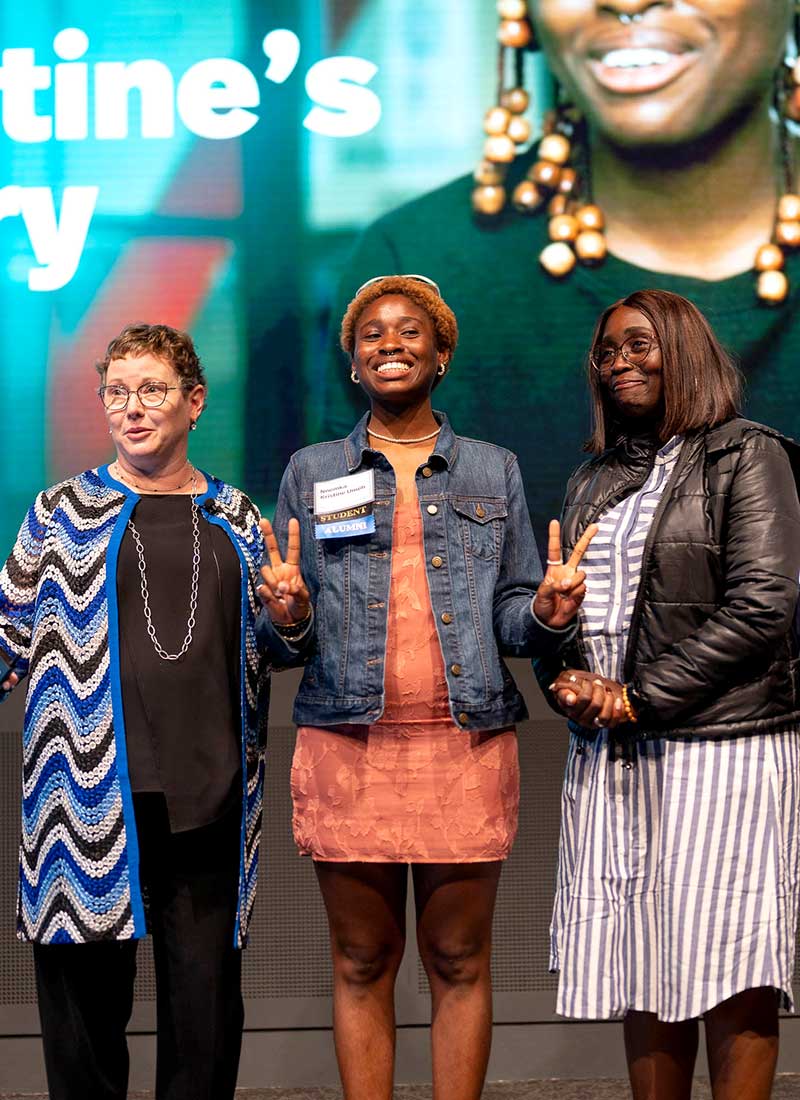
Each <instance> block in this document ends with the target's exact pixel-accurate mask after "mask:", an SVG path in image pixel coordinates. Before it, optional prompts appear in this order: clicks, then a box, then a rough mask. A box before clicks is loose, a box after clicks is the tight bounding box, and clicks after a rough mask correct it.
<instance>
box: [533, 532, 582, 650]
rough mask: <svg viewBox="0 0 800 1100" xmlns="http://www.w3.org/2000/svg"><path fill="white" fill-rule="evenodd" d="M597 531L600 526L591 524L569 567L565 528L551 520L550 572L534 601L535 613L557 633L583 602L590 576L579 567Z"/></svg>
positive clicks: (578, 544) (548, 545) (549, 536)
mask: <svg viewBox="0 0 800 1100" xmlns="http://www.w3.org/2000/svg"><path fill="white" fill-rule="evenodd" d="M597 532H598V526H597V524H596V523H590V524H589V526H588V527H587V528H586V530H585V531H584V532H583V534H582V535H581V537H580V538H579V539H578V541H577V543H576V544H575V549H574V550H573V551H572V553H571V554H570V556H569V560H568V561H567V562H566V564H565V563H564V561H563V559H562V557H561V525H560V524H559V522H558V520H557V519H551V520H550V526H549V527H548V530H547V572H546V573H545V575H544V579H543V581H542V583H541V584H540V585H539V588H538V591H537V593H536V599H535V600H534V601H533V610H534V611H535V612H536V617H537V618H538V619H539V620H540V621H541V622H543V623H544V624H545V625H546V626H550V627H552V628H553V629H554V630H558V629H560V628H561V627H564V626H567V625H568V624H569V623H571V622H572V620H573V619H574V618H575V616H576V615H577V614H578V608H579V607H580V606H581V604H582V603H583V597H584V596H585V595H586V585H585V583H584V582H585V580H586V574H585V573H584V572H583V570H581V569H578V566H579V565H580V563H581V558H582V557H583V555H584V554H585V553H586V548H587V547H588V545H589V543H590V542H591V541H592V539H593V538H594V536H595V535H596V534H597Z"/></svg>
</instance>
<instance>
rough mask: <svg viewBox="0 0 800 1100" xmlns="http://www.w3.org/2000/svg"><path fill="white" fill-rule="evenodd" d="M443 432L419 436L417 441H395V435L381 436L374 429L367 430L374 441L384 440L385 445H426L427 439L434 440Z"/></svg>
mask: <svg viewBox="0 0 800 1100" xmlns="http://www.w3.org/2000/svg"><path fill="white" fill-rule="evenodd" d="M441 430H442V429H441V428H437V429H436V431H433V432H428V434H427V435H418V436H417V437H416V439H395V438H394V436H393V435H381V434H380V432H373V430H372V428H367V434H368V435H371V436H372V437H373V438H374V439H382V440H383V442H384V443H424V442H425V441H426V440H427V439H433V437H434V436H435V435H438V434H439V432H440V431H441Z"/></svg>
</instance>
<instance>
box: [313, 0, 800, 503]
mask: <svg viewBox="0 0 800 1100" xmlns="http://www.w3.org/2000/svg"><path fill="white" fill-rule="evenodd" d="M497 7H498V10H499V14H500V26H499V32H498V37H499V39H500V61H501V64H500V73H501V78H500V82H499V84H500V87H499V89H498V99H497V101H496V103H495V104H494V105H493V106H491V107H490V109H489V111H488V112H487V115H486V117H485V120H484V125H485V129H486V132H487V137H486V148H485V154H484V159H483V160H482V161H481V162H480V164H479V166H478V168H477V170H476V172H475V175H474V177H472V176H465V177H463V178H461V179H457V180H455V181H454V182H452V183H450V184H448V185H446V186H444V187H442V188H440V189H439V190H436V191H434V192H432V193H430V194H427V195H425V196H424V197H422V198H419V199H417V200H415V201H413V202H411V203H409V204H407V205H405V206H403V207H401V208H399V209H397V210H395V211H393V212H392V213H389V214H388V215H386V216H384V217H383V218H381V219H380V220H379V221H377V222H375V223H373V224H372V225H371V226H369V227H368V228H367V229H366V230H365V231H364V233H363V234H362V236H361V238H360V241H359V243H358V245H357V246H356V249H355V252H354V253H353V255H352V257H351V260H350V263H349V265H348V266H347V268H346V269H345V271H344V274H343V278H342V281H341V285H340V300H339V301H338V302H337V304H336V307H335V309H334V315H335V316H338V315H339V313H340V312H341V310H342V309H343V308H344V305H345V304H346V300H347V299H348V298H349V297H350V296H351V295H352V292H353V290H354V289H355V287H357V286H358V285H359V284H360V283H361V282H363V280H364V279H366V278H368V277H370V276H373V275H377V274H387V273H391V272H416V271H424V272H426V273H427V274H429V275H431V276H432V277H433V278H435V279H436V280H437V281H438V282H440V283H441V285H442V287H443V288H444V292H445V293H446V294H447V296H448V300H449V301H451V302H452V304H453V308H454V309H455V311H456V313H457V314H458V316H459V318H460V323H461V328H462V336H461V342H460V344H459V351H458V356H457V357H456V359H455V360H454V362H453V369H452V375H451V377H449V378H448V380H447V384H446V385H445V386H443V387H442V391H441V395H439V403H440V404H441V406H442V407H443V408H445V409H446V410H447V412H448V413H449V414H450V416H451V418H452V420H453V422H454V423H455V424H456V425H457V427H458V430H459V431H462V432H465V433H467V434H473V435H476V436H478V437H481V438H487V439H491V440H493V441H495V442H498V443H502V444H504V445H505V446H508V447H510V448H511V449H512V450H514V451H516V452H517V454H518V455H519V456H520V459H521V464H522V469H523V473H524V475H525V481H526V487H527V491H528V499H529V503H530V505H531V508H532V510H533V511H534V513H538V514H557V510H558V507H559V503H560V498H561V494H562V491H563V485H564V480H565V476H566V475H567V474H568V472H569V471H570V469H571V468H573V467H574V466H575V465H576V464H577V462H578V461H579V458H580V449H581V445H582V442H583V440H584V438H585V435H586V433H587V427H588V420H587V418H586V416H585V411H584V407H583V402H582V399H581V397H580V391H581V386H580V381H579V375H580V372H581V370H582V369H583V363H582V359H583V355H584V349H585V347H586V341H587V338H588V336H589V334H590V333H591V325H592V319H593V318H594V317H595V316H596V314H597V312H598V311H599V310H600V309H602V308H603V307H604V306H606V305H607V304H608V303H609V302H611V301H614V300H615V299H618V298H620V297H622V296H624V295H626V294H628V293H630V292H632V291H634V290H636V289H639V288H643V287H651V288H661V289H667V290H672V291H675V292H677V293H679V294H682V295H684V296H686V297H688V298H690V299H691V300H692V301H693V302H695V303H696V304H697V305H698V306H699V308H700V309H701V310H702V311H703V312H704V313H705V314H706V315H707V316H708V317H709V318H710V319H711V321H712V323H713V325H714V327H715V329H716V331H717V332H718V333H719V335H720V337H721V339H722V341H723V343H724V344H725V345H726V346H727V348H728V349H729V350H731V351H732V352H733V353H734V354H735V356H736V357H737V359H738V361H739V363H740V365H741V367H742V369H743V371H744V373H745V376H746V380H747V396H746V401H747V405H746V411H747V414H748V415H749V416H751V417H752V418H754V419H756V420H763V421H765V422H767V423H769V424H773V425H775V426H776V427H779V428H780V429H781V430H783V431H786V432H788V433H790V434H792V433H794V434H797V433H798V431H800V406H799V405H798V397H799V396H800V381H798V370H797V364H798V359H799V358H800V317H799V316H798V313H797V305H798V294H800V256H799V255H798V252H797V251H795V248H796V246H797V245H798V244H800V198H798V197H796V192H797V191H798V189H799V188H800V185H798V184H797V182H796V175H795V170H794V158H795V149H796V138H795V134H794V132H793V127H792V118H794V117H797V115H798V106H799V105H800V91H798V89H797V84H796V83H795V81H796V80H798V81H800V71H797V75H796V77H795V75H794V74H795V70H794V68H793V66H794V61H795V59H796V53H797V28H796V25H795V24H796V19H797V16H796V13H795V5H794V4H793V3H790V2H789V0H692V2H681V3H669V2H651V0H606V2H604V3H595V2H594V0H571V2H570V3H565V2H563V0H529V2H528V3H527V4H526V3H525V0H500V2H499V3H498V5H497ZM488 46H489V44H488V43H487V47H488ZM528 50H535V51H541V53H542V54H543V57H544V60H545V62H546V65H547V69H548V71H549V74H550V75H551V76H552V80H553V83H554V94H553V103H554V107H553V110H552V111H550V112H549V113H547V114H546V115H545V117H544V121H543V124H542V129H541V131H540V135H539V137H538V138H537V139H535V140H534V141H533V142H532V144H531V145H530V148H529V149H527V151H525V152H522V153H520V154H519V155H517V150H518V149H519V148H520V146H525V145H526V144H527V140H528V134H527V130H528V125H527V121H526V117H525V114H524V112H525V110H526V108H527V106H528V98H529V97H528V92H527V91H526V89H525V88H524V87H523V86H522V83H521V82H522V81H523V72H524V69H525V66H524V65H523V63H522V57H523V53H524V51H528ZM350 389H351V387H350V385H349V382H348V373H347V369H346V365H345V363H344V361H343V360H342V359H341V357H335V356H334V353H333V352H332V353H331V365H330V377H329V383H328V391H327V413H326V421H327V422H326V425H325V429H326V433H327V434H328V435H330V434H331V433H332V432H338V433H342V432H344V431H345V430H346V428H347V426H348V425H349V424H350V423H351V422H352V419H353V415H354V414H353V411H352V410H353V407H354V401H355V398H356V395H355V394H351V393H350V392H349V391H350Z"/></svg>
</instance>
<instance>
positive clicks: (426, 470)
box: [422, 466, 433, 477]
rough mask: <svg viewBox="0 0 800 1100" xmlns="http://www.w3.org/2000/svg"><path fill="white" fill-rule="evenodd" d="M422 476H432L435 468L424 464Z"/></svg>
mask: <svg viewBox="0 0 800 1100" xmlns="http://www.w3.org/2000/svg"><path fill="white" fill-rule="evenodd" d="M422 476H423V477H432V476H433V470H432V469H431V468H430V466H423V467H422Z"/></svg>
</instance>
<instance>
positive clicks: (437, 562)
mask: <svg viewBox="0 0 800 1100" xmlns="http://www.w3.org/2000/svg"><path fill="white" fill-rule="evenodd" d="M431 565H432V566H433V568H434V569H441V568H442V566H443V565H444V558H440V557H439V555H438V554H434V555H433V557H432V558H431Z"/></svg>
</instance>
